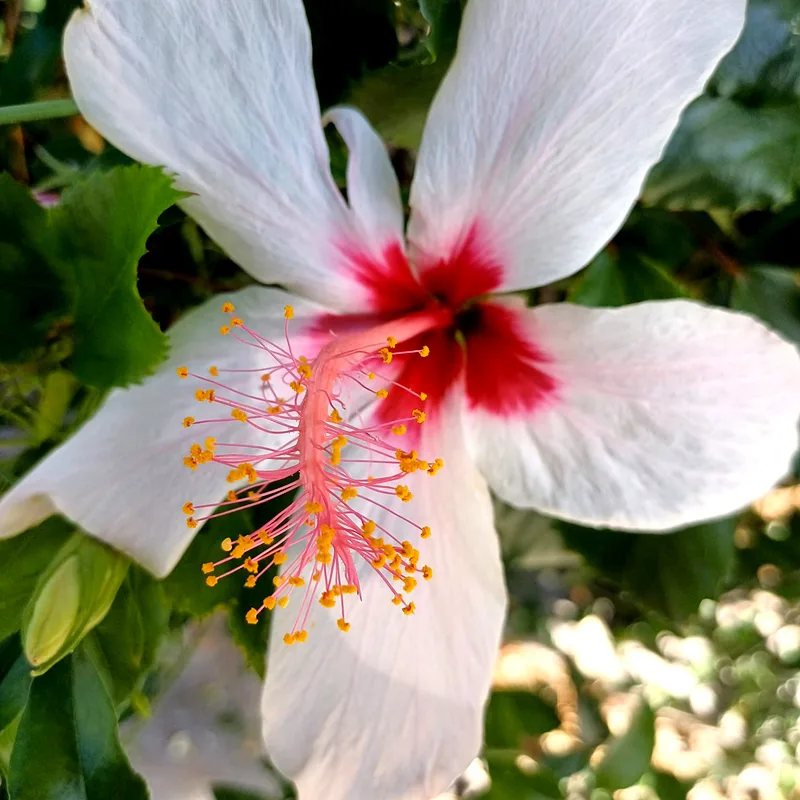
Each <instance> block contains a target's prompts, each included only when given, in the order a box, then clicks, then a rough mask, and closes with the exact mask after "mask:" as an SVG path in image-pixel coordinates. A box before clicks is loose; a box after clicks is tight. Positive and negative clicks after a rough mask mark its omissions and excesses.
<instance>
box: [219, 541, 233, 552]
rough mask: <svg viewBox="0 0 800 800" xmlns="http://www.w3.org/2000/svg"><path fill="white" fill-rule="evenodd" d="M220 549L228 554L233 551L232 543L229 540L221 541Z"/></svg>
mask: <svg viewBox="0 0 800 800" xmlns="http://www.w3.org/2000/svg"><path fill="white" fill-rule="evenodd" d="M220 547H221V548H222V549H223V550H224V551H225V552H226V553H230V551H231V550H233V542H232V541H231V540H230V539H223V540H222V543H221V544H220Z"/></svg>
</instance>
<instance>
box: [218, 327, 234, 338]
mask: <svg viewBox="0 0 800 800" xmlns="http://www.w3.org/2000/svg"><path fill="white" fill-rule="evenodd" d="M219 332H220V334H221V335H222V336H227V335H228V334H229V333H230V332H231V329H230V328H229V327H228V326H227V325H223V326H222V327H221V328H220V329H219Z"/></svg>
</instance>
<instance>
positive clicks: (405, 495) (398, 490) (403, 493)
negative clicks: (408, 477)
mask: <svg viewBox="0 0 800 800" xmlns="http://www.w3.org/2000/svg"><path fill="white" fill-rule="evenodd" d="M394 493H395V494H396V495H397V496H398V497H399V498H400V499H401V500H402V501H403V502H404V503H410V502H411V501H412V500H413V499H414V495H413V494H411V492H410V490H409V488H408V486H403V485H402V484H400V485H399V486H396V487H395V490H394Z"/></svg>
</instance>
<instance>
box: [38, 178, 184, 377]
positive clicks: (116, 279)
mask: <svg viewBox="0 0 800 800" xmlns="http://www.w3.org/2000/svg"><path fill="white" fill-rule="evenodd" d="M181 197H182V195H181V193H180V192H178V191H177V190H175V189H174V188H173V187H172V183H171V180H170V178H168V177H167V176H166V175H165V174H164V173H163V172H162V171H161V170H159V169H156V168H154V167H145V166H130V167H118V168H117V169H113V170H111V171H110V172H105V173H102V172H96V173H93V174H91V175H90V176H89V177H88V178H87V179H86V180H84V181H82V182H80V183H78V184H75V185H73V186H72V187H71V188H70V189H69V190H68V191H67V192H65V193H64V195H63V197H62V201H61V203H60V205H59V206H58V207H57V208H56V209H54V210H53V216H52V221H53V226H54V228H55V230H56V232H57V233H58V235H59V239H60V247H61V254H62V257H63V258H64V259H65V260H66V261H67V262H68V263H69V264H70V265H71V268H72V270H73V272H74V281H75V285H76V287H77V292H78V299H77V304H76V308H75V351H74V354H73V357H72V359H71V361H70V367H71V369H72V370H73V372H74V373H75V374H76V375H77V376H78V378H80V379H81V380H82V381H83V382H84V383H88V384H89V385H91V386H97V387H99V388H101V389H107V388H110V387H112V386H127V385H129V384H131V383H136V382H138V381H141V380H142V379H143V378H145V377H146V376H147V375H149V374H151V373H152V371H153V370H154V368H155V367H156V366H157V365H158V364H159V363H160V362H161V361H162V360H163V359H164V358H165V356H166V352H167V343H166V341H167V340H166V337H165V336H164V334H163V333H162V332H161V331H160V330H159V327H158V325H156V323H155V322H154V321H153V319H152V318H151V317H150V315H149V314H148V313H147V311H146V310H145V308H144V305H143V304H142V301H141V298H140V297H139V295H138V293H137V290H136V266H137V264H138V262H139V258H140V257H141V256H142V255H144V253H145V252H146V248H145V244H146V242H147V238H148V237H149V236H150V234H151V233H153V231H154V230H155V229H156V227H157V224H158V217H159V216H160V215H161V213H162V212H163V211H165V210H166V209H167V208H169V207H170V206H171V205H173V204H174V203H175V202H176V201H177V200H179V199H180V198H181Z"/></svg>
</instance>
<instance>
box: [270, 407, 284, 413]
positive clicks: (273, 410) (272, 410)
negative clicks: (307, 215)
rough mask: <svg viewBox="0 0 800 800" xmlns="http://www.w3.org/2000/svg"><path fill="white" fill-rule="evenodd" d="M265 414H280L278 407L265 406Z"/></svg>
mask: <svg viewBox="0 0 800 800" xmlns="http://www.w3.org/2000/svg"><path fill="white" fill-rule="evenodd" d="M267 413H268V414H280V413H281V407H280V406H267Z"/></svg>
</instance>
